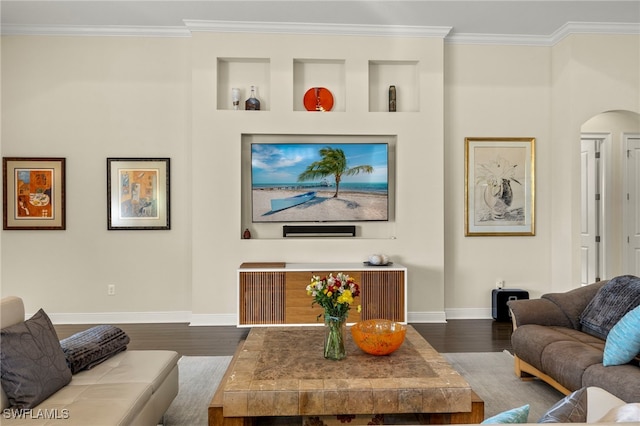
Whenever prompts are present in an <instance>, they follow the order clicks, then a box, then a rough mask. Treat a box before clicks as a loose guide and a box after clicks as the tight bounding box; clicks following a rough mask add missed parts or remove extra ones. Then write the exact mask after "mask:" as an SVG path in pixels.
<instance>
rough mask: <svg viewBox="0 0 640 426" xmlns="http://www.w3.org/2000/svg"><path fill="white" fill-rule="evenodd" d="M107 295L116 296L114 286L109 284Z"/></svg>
mask: <svg viewBox="0 0 640 426" xmlns="http://www.w3.org/2000/svg"><path fill="white" fill-rule="evenodd" d="M107 295H108V296H115V295H116V285H115V284H109V285H108V286H107Z"/></svg>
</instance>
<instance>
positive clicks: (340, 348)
mask: <svg viewBox="0 0 640 426" xmlns="http://www.w3.org/2000/svg"><path fill="white" fill-rule="evenodd" d="M307 294H308V295H309V296H312V297H313V302H312V303H311V305H312V306H313V305H316V304H317V305H320V306H321V307H322V308H324V320H325V330H326V333H325V339H324V357H325V358H327V359H333V360H340V359H344V358H345V357H346V356H347V354H346V351H345V348H344V339H345V324H346V321H347V317H348V316H349V309H350V308H351V305H352V304H353V302H354V298H355V297H358V296H359V295H360V286H359V285H358V284H357V283H356V282H355V280H354V279H353V278H352V277H350V276H349V275H347V274H343V273H342V272H338V273H337V274H336V275H335V276H334V275H333V274H329V275H328V276H325V277H322V278H321V277H319V276H316V275H314V276H312V277H311V284H309V285H308V286H307ZM357 309H358V312H360V310H361V307H360V305H358V308H357ZM321 316H322V315H320V316H318V318H320V317H321Z"/></svg>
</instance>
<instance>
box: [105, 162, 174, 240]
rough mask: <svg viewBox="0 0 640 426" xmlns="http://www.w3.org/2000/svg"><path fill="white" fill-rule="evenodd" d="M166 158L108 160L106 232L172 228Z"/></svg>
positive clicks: (168, 174)
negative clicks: (107, 230)
mask: <svg viewBox="0 0 640 426" xmlns="http://www.w3.org/2000/svg"><path fill="white" fill-rule="evenodd" d="M169 170H170V169H169V158H107V218H108V219H107V229H109V230H127V229H129V230H136V229H138V230H158V229H171V223H170V218H171V215H170V197H169V188H170V185H169V182H170V173H169Z"/></svg>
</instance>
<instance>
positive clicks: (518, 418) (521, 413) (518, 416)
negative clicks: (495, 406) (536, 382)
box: [481, 404, 529, 425]
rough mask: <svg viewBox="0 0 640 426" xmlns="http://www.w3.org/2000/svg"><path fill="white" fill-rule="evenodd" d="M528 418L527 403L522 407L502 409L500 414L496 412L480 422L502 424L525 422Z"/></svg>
mask: <svg viewBox="0 0 640 426" xmlns="http://www.w3.org/2000/svg"><path fill="white" fill-rule="evenodd" d="M528 418H529V404H527V405H523V406H522V407H518V408H514V409H512V410H508V411H504V412H502V413H500V414H496V415H495V416H493V417H489V418H488V419H486V420H485V421H483V422H482V423H481V424H483V425H492V424H504V423H526V422H527V419H528Z"/></svg>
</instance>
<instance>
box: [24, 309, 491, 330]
mask: <svg viewBox="0 0 640 426" xmlns="http://www.w3.org/2000/svg"><path fill="white" fill-rule="evenodd" d="M47 314H48V315H49V318H51V321H52V322H53V323H54V324H141V323H189V325H192V326H217V325H233V326H235V325H236V324H237V320H238V317H237V315H236V314H235V313H233V314H193V313H191V312H189V311H173V312H97V313H73V314H69V313H49V312H47ZM32 315H33V313H31V314H27V315H26V317H27V318H30V317H31V316H32ZM407 317H408V322H410V323H446V322H447V320H451V319H491V318H492V316H491V308H452V309H445V310H444V311H432V312H409V313H408V314H407Z"/></svg>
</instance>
